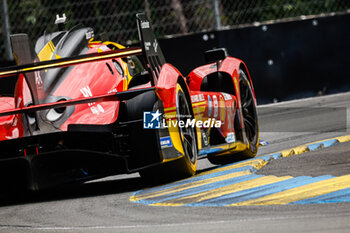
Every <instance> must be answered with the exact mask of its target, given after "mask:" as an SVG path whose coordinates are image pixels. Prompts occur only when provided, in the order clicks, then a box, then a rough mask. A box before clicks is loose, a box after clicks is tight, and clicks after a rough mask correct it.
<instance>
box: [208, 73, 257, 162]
mask: <svg viewBox="0 0 350 233" xmlns="http://www.w3.org/2000/svg"><path fill="white" fill-rule="evenodd" d="M239 87H240V97H241V109H242V114H243V119H244V127H245V129H244V132H245V134H246V138H247V140H248V148H247V149H246V150H244V151H241V152H233V153H232V154H229V155H223V156H217V157H215V156H213V157H208V160H209V161H210V162H211V163H213V164H227V163H232V162H236V161H239V160H242V159H247V158H253V157H255V155H256V154H257V152H258V145H259V121H258V114H257V109H256V103H255V100H254V94H253V89H252V87H251V84H250V82H249V80H248V78H247V75H246V74H245V72H244V71H243V70H239ZM235 125H237V124H235ZM236 133H241V134H242V130H241V129H240V128H237V126H236Z"/></svg>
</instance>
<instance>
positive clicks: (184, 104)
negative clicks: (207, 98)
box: [140, 84, 198, 184]
mask: <svg viewBox="0 0 350 233" xmlns="http://www.w3.org/2000/svg"><path fill="white" fill-rule="evenodd" d="M176 102H177V104H176V105H177V106H176V111H177V115H178V120H180V119H181V120H186V119H185V118H186V117H189V116H190V117H191V118H193V117H194V114H193V111H192V107H191V102H190V100H189V96H187V95H186V93H185V92H184V91H183V89H182V87H181V85H179V84H178V86H177V97H176ZM180 116H185V117H183V118H180ZM178 129H179V133H180V138H181V139H182V140H181V141H182V146H183V149H184V152H185V154H184V156H183V157H181V158H179V159H176V160H174V161H171V162H167V163H164V164H160V165H158V166H155V167H152V168H148V169H144V170H142V171H140V175H141V177H142V178H144V179H145V180H146V181H147V182H149V183H153V184H154V183H163V182H168V181H173V180H178V179H181V178H185V177H189V176H192V175H194V174H195V173H196V170H197V155H198V148H197V136H196V129H195V128H192V127H189V128H180V127H179V128H178Z"/></svg>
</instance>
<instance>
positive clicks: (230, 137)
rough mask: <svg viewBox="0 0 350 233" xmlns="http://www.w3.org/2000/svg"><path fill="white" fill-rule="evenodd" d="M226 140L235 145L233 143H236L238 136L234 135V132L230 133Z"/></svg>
mask: <svg viewBox="0 0 350 233" xmlns="http://www.w3.org/2000/svg"><path fill="white" fill-rule="evenodd" d="M225 140H226V142H227V143H233V142H235V141H236V135H235V133H234V132H231V133H228V134H227V137H226V139H225Z"/></svg>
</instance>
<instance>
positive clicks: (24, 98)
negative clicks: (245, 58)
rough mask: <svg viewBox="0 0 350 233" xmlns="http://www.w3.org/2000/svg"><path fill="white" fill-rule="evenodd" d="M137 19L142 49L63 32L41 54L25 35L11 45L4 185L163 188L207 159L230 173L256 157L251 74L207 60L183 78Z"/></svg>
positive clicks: (47, 37) (3, 117) (1, 108)
mask: <svg viewBox="0 0 350 233" xmlns="http://www.w3.org/2000/svg"><path fill="white" fill-rule="evenodd" d="M136 18H137V25H138V30H139V36H140V42H141V43H140V44H141V46H140V47H139V48H138V47H136V48H125V47H123V46H122V45H120V44H117V43H114V42H108V41H107V42H103V41H94V40H93V38H94V34H93V30H92V29H91V28H86V27H82V26H76V27H73V28H72V29H70V30H64V29H62V25H61V24H59V25H60V27H59V28H60V30H59V31H58V32H54V33H49V34H44V35H43V36H41V37H40V38H39V39H38V40H37V42H36V45H35V49H34V50H35V51H33V49H32V48H31V47H30V43H29V39H28V36H27V35H26V34H16V35H12V36H11V44H12V49H13V53H14V56H15V58H16V62H17V66H14V67H7V68H3V69H1V70H0V77H1V78H2V77H9V76H13V75H18V81H17V84H16V88H15V93H14V96H13V97H0V151H1V154H0V173H1V178H2V179H3V182H5V181H9V182H7V183H9V184H12V185H14V186H19V185H20V184H24V185H25V187H27V188H29V189H31V190H38V189H42V188H46V187H50V186H53V185H57V184H63V183H69V182H84V181H87V180H92V179H96V178H101V177H105V176H109V175H115V174H122V173H133V172H140V174H141V176H142V177H144V178H146V179H149V180H151V181H152V180H160V181H164V180H171V179H179V178H182V177H187V176H191V175H193V174H195V172H196V167H197V160H198V159H201V158H208V159H209V161H210V162H212V163H214V164H225V163H229V162H232V161H235V160H238V159H242V158H250V157H254V156H255V155H256V153H257V149H258V141H259V130H258V119H257V111H256V99H255V94H254V90H253V84H252V81H251V78H250V76H249V73H248V70H247V67H246V66H245V64H244V63H243V62H242V61H241V60H238V59H236V58H233V57H229V56H227V55H226V51H225V50H224V49H216V50H211V51H207V52H206V53H205V54H204V55H205V57H206V60H207V61H208V64H207V65H204V66H201V67H198V68H196V69H194V70H193V71H192V72H191V73H190V74H189V75H188V76H187V77H184V76H183V75H182V74H181V73H180V72H179V71H178V70H177V69H176V68H175V67H173V66H172V65H171V64H169V63H166V61H165V59H164V56H163V54H162V51H161V48H160V47H159V44H158V42H157V40H156V38H155V36H154V34H153V31H152V26H151V24H150V22H149V20H148V19H147V17H146V16H145V14H143V13H140V14H137V17H136ZM56 21H57V22H58V23H60V22H59V21H62V19H61V18H58V20H56Z"/></svg>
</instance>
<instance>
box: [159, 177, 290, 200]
mask: <svg viewBox="0 0 350 233" xmlns="http://www.w3.org/2000/svg"><path fill="white" fill-rule="evenodd" d="M291 178H293V177H291V176H283V177H276V176H264V177H259V178H256V179H252V180H247V181H243V182H240V183H235V184H231V185H228V186H225V187H220V188H217V189H212V190H208V191H205V192H201V193H198V194H193V195H190V196H186V197H181V198H177V199H172V200H168V201H165V202H161V203H155V204H152V205H155V206H182V205H185V204H187V203H193V202H199V201H204V200H208V199H212V198H217V197H220V196H224V195H226V194H230V193H235V192H239V191H242V190H246V189H251V188H256V187H259V186H263V185H267V184H272V183H275V182H279V181H283V180H287V179H291Z"/></svg>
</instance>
